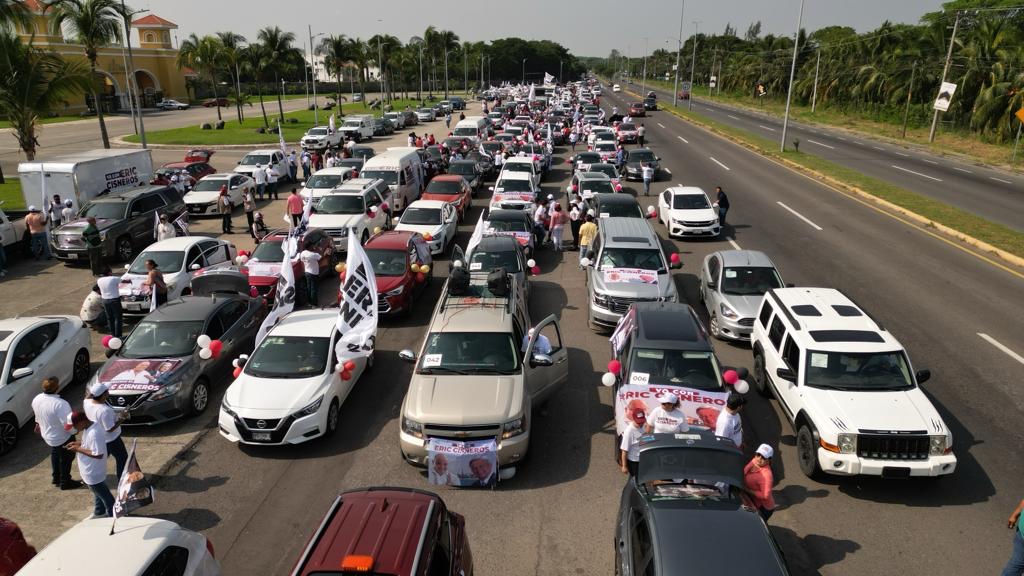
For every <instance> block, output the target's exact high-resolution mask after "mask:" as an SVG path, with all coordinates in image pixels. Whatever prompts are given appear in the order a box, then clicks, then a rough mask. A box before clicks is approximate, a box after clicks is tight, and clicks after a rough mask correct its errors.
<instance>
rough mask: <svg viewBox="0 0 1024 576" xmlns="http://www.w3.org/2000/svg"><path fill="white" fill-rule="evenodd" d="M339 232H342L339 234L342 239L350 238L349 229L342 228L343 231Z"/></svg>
mask: <svg viewBox="0 0 1024 576" xmlns="http://www.w3.org/2000/svg"><path fill="white" fill-rule="evenodd" d="M339 232H340V233H339V234H338V235H339V236H341V237H343V238H344V237H348V228H342V229H341V230H340V231H339Z"/></svg>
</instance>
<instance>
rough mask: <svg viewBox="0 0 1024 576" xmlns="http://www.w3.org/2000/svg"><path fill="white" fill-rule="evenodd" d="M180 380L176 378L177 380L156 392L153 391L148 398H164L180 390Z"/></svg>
mask: <svg viewBox="0 0 1024 576" xmlns="http://www.w3.org/2000/svg"><path fill="white" fill-rule="evenodd" d="M181 382H182V381H181V380H178V381H177V382H173V383H171V384H168V385H166V386H164V387H163V388H161V389H159V390H157V391H156V393H154V394H153V395H152V396H150V397H149V399H150V400H163V399H164V398H169V397H171V396H174V395H175V394H177V393H178V392H179V391H180V390H181Z"/></svg>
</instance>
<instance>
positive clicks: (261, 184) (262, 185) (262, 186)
mask: <svg viewBox="0 0 1024 576" xmlns="http://www.w3.org/2000/svg"><path fill="white" fill-rule="evenodd" d="M252 179H253V180H255V181H256V198H257V199H259V200H263V192H264V191H265V190H266V189H267V172H266V171H265V170H264V169H263V166H261V165H259V164H257V165H256V169H255V170H253V171H252Z"/></svg>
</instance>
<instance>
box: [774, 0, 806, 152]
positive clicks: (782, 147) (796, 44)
mask: <svg viewBox="0 0 1024 576" xmlns="http://www.w3.org/2000/svg"><path fill="white" fill-rule="evenodd" d="M803 22H804V0H800V12H799V13H798V14H797V17H796V36H795V37H794V38H793V63H792V64H791V65H790V67H789V90H787V91H786V115H785V116H783V118H782V142H780V144H779V151H780V152H785V151H786V130H787V129H788V128H789V103H790V100H791V99H792V98H793V77H794V76H796V56H797V53H798V50H799V49H800V26H801V25H803Z"/></svg>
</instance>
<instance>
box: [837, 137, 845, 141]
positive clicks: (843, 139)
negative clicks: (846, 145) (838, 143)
mask: <svg viewBox="0 0 1024 576" xmlns="http://www.w3.org/2000/svg"><path fill="white" fill-rule="evenodd" d="M836 138H838V139H840V140H842V141H843V142H846V138H843V137H842V136H836Z"/></svg>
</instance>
